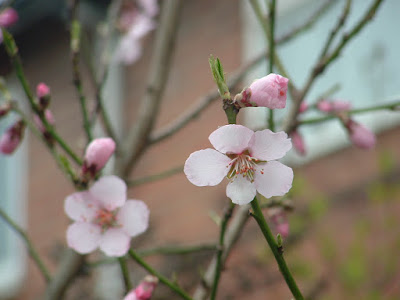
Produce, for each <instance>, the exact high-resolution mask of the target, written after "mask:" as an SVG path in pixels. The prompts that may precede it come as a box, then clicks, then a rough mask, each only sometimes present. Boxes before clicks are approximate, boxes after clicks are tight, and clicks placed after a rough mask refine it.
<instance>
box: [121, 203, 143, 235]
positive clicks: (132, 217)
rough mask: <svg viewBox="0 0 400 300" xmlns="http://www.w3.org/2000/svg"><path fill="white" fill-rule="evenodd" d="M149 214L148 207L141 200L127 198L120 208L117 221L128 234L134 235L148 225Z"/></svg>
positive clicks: (141, 231)
mask: <svg viewBox="0 0 400 300" xmlns="http://www.w3.org/2000/svg"><path fill="white" fill-rule="evenodd" d="M149 214H150V211H149V208H148V207H147V205H146V204H145V203H144V202H143V201H139V200H128V201H126V202H125V205H124V206H122V207H121V208H120V210H119V212H118V214H117V221H118V223H119V224H120V225H121V226H122V227H121V228H122V229H123V230H124V231H125V232H126V233H127V234H128V235H129V236H136V235H139V234H141V233H143V232H145V231H146V229H147V227H148V226H149Z"/></svg>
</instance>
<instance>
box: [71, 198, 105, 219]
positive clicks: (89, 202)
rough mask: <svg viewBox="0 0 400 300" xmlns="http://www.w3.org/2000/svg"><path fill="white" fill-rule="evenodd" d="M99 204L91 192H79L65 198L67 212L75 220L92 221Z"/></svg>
mask: <svg viewBox="0 0 400 300" xmlns="http://www.w3.org/2000/svg"><path fill="white" fill-rule="evenodd" d="M98 207H99V205H98V203H97V201H96V200H95V199H94V198H93V197H92V195H91V194H90V193H89V192H78V193H73V194H72V195H69V196H68V197H67V198H65V202H64V210H65V213H66V214H67V215H68V217H70V218H71V219H72V220H74V221H80V222H90V221H92V220H93V218H95V216H96V211H97V209H98Z"/></svg>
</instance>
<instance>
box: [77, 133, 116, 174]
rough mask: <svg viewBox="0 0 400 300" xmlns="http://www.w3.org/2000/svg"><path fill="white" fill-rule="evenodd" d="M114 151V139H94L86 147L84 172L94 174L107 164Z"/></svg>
mask: <svg viewBox="0 0 400 300" xmlns="http://www.w3.org/2000/svg"><path fill="white" fill-rule="evenodd" d="M114 151H115V142H114V141H113V139H111V138H98V139H95V140H93V141H92V142H91V143H90V144H89V145H88V146H87V148H86V152H85V159H84V162H83V166H82V172H83V173H84V174H87V173H90V174H91V175H92V176H94V175H95V174H96V173H97V172H98V171H100V170H101V169H102V168H103V167H104V166H105V164H106V163H107V162H108V160H109V159H110V157H111V155H112V154H113V153H114Z"/></svg>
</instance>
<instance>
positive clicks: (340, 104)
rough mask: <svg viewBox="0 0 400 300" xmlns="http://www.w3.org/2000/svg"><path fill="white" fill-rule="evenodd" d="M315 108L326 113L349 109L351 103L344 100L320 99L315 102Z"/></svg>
mask: <svg viewBox="0 0 400 300" xmlns="http://www.w3.org/2000/svg"><path fill="white" fill-rule="evenodd" d="M317 108H318V109H319V110H320V111H322V112H326V113H333V112H335V113H336V112H342V111H348V110H350V109H351V103H350V102H349V101H345V100H333V101H329V100H321V101H319V102H318V103H317Z"/></svg>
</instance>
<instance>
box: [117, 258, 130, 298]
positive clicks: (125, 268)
mask: <svg viewBox="0 0 400 300" xmlns="http://www.w3.org/2000/svg"><path fill="white" fill-rule="evenodd" d="M118 262H119V265H120V267H121V272H122V277H123V279H124V284H125V292H126V293H128V292H129V291H130V290H131V289H132V283H131V279H130V276H129V270H128V265H127V264H126V257H119V258H118Z"/></svg>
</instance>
